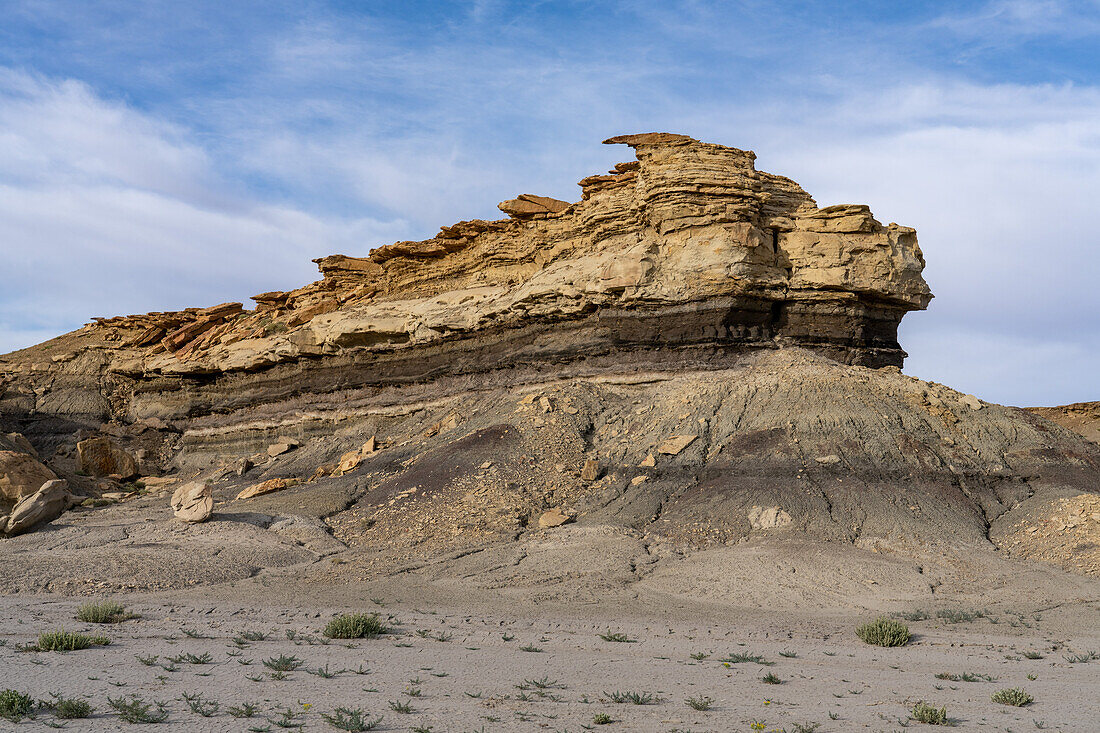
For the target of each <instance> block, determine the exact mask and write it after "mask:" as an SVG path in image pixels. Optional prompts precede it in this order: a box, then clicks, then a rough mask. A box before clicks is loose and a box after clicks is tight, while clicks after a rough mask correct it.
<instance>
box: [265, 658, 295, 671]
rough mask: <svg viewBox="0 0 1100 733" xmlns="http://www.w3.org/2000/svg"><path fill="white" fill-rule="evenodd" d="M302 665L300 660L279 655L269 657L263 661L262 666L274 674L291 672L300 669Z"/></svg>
mask: <svg viewBox="0 0 1100 733" xmlns="http://www.w3.org/2000/svg"><path fill="white" fill-rule="evenodd" d="M302 664H303V662H302V660H301V659H298V657H295V656H289V657H288V656H287V655H286V654H280V655H279V656H277V657H270V658H268V659H265V660H264V666H265V667H267V668H268V669H270V670H274V671H275V672H293V671H294V670H296V669H298V668H299V667H301V666H302Z"/></svg>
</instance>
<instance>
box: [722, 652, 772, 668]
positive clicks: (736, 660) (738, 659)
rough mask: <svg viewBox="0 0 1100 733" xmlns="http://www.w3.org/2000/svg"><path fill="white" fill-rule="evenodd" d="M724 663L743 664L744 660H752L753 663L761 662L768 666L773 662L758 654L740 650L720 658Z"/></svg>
mask: <svg viewBox="0 0 1100 733" xmlns="http://www.w3.org/2000/svg"><path fill="white" fill-rule="evenodd" d="M722 662H723V663H724V664H745V663H746V662H752V663H753V664H762V665H764V666H765V667H770V666H772V665H773V664H775V662H769V661H768V660H766V659H764V657H763V656H761V655H760V654H747V653H742V652H733V653H732V654H730V655H729V656H727V657H726V658H725V659H723V660H722Z"/></svg>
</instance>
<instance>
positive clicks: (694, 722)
mask: <svg viewBox="0 0 1100 733" xmlns="http://www.w3.org/2000/svg"><path fill="white" fill-rule="evenodd" d="M293 586H294V583H293V582H292V581H287V582H286V583H284V584H282V585H281V587H278V588H275V589H272V588H271V584H270V583H269V584H266V585H265V584H263V583H260V582H258V581H250V582H246V583H244V584H238V585H237V586H236V587H235V588H233V589H232V590H230V589H229V588H228V587H222V588H208V589H199V590H193V591H187V592H180V593H168V594H157V595H154V594H145V595H134V596H129V597H126V596H115V598H116V599H117V600H121V601H123V602H125V603H126V606H127V608H128V609H129V610H131V611H133V612H135V613H137V614H140V617H139V618H136V619H132V620H129V621H125V622H123V623H119V624H111V625H94V624H85V623H81V622H79V621H76V620H74V614H75V612H76V609H77V607H78V606H79V605H80V603H82V602H83V600H84V599H73V598H62V597H56V596H8V597H4V598H2V599H0V641H2V642H3V646H2V647H0V669H3V671H4V676H5V679H6V680H7V682H6V686H9V687H14V688H16V689H19V690H21V691H25V692H29V693H31V694H33V695H34V696H36V697H41V698H45V697H47V696H48V695H49V693H53V692H58V693H61V694H64V695H66V696H80V697H84V698H86V699H87V700H88V701H90V702H91V703H92V704H93V705H94V706H95V708H96V712H95V714H94V716H93V717H92V718H90V719H86V720H71V721H64V724H65V727H66V728H67V729H70V730H129V729H131V728H132V727H133V726H132V725H131V724H128V723H125V722H123V721H122V720H121V719H120V718H119V717H118V716H117V715H116V714H115V713H114V711H113V710H112V709H111V708H110V706H109V703H108V698H118V697H120V696H128V695H137V696H139V697H141V698H142V699H144V700H145V701H163V702H165V703H166V705H167V709H168V711H169V714H168V719H167V721H166V722H165V723H164V724H162V725H160V726H140V727H139V729H141V728H150V727H151V728H153V729H158V728H163V729H174V730H182V731H248V730H252V731H264V730H272V731H278V730H283V729H284V728H283V727H282V726H281V725H280V723H281V724H283V725H293V726H302V727H303V729H305V730H316V731H323V730H336V728H333V727H332V726H330V724H329V723H328V722H326V720H325V719H324V718H323V716H322V714H323V713H331V712H332V711H333V710H334V709H336V708H337V707H347V708H361V709H362V710H364V711H365V712H367V713H369V714H370V716H371V717H378V716H381V718H382V721H381V723H380V724H379V725H378V727H377V728H376V730H389V731H409V730H412V731H423V730H430V731H432V732H433V733H442V732H453V731H544V730H551V731H581V730H628V731H666V732H671V731H751V730H764V731H788V733H793V732H794V731H804V730H813V729H814V728H813V726H814V724H817V725H818V726H819V727H817V728H816V730H818V731H821V732H826V731H856V730H858V731H864V730H866V731H895V730H901V729H902V728H905V727H909V728H913V727H916V728H924V727H926V726H923V725H919V724H917V723H915V722H913V721H907V717H908V712H909V710H910V708H911V707H912V705H913V704H914V703H915V702H917V701H918V700H925V701H928V702H930V703H934V704H935V705H937V706H946V708H947V712H948V715H949V717H950V719H951V721H952V722H953V724H954V726H955V728H956V729H958V730H983V731H1015V733H1021V732H1022V731H1029V730H1037V729H1046V730H1058V731H1082V732H1084V731H1096V730H1100V660H1096V661H1092V662H1084V663H1071V662H1069V661H1068V660H1067V659H1066V657H1067V656H1071V655H1072V653H1074V652H1085V651H1088V650H1100V623H1097V621H1098V620H1100V605H1098V604H1096V603H1095V602H1092V603H1088V602H1084V603H1065V604H1059V605H1058V606H1057V607H1054V608H1046V609H1039V608H1016V609H1011V608H1009V607H1007V606H1003V607H997V608H993V609H987V610H986V612H985V614H984V615H982V616H979V617H975V618H973V619H971V620H965V621H950V620H946V619H943V618H935V613H934V611H933V609H931V608H929V609H928V610H929V612H930V613H929V615H931V616H933V618H930V619H925V620H917V621H911V622H909V624H910V627H911V628H912V630H913V632H914V634H915V636H914V640H913V642H912V643H911V644H910V645H909V646H907V647H903V648H894V649H883V648H878V647H871V646H867V645H864V644H863V643H862V642H860V641H859V640H858V639H857V638H856V637H855V635H854V633H853V629H854V626H855V625H856V624H857V623H858V622H860V621H861V620H865V619H867V618H869V617H870V616H869V615H868V614H866V613H862V614H856V613H835V612H834V613H821V612H815V613H812V614H806V615H799V614H792V613H789V612H783V611H779V610H777V609H767V608H765V609H755V610H743V611H738V610H736V609H734V608H731V607H728V608H724V609H723V608H720V607H717V606H713V605H712V606H708V607H705V608H704V607H703V606H697V607H692V608H685V607H682V606H681V607H679V608H678V610H677V611H675V612H669V613H665V612H664V610H662V609H661V608H660V604H654V605H648V606H646V607H644V608H643V607H639V606H638V605H636V604H630V603H622V604H616V603H609V604H605V605H602V606H590V607H586V608H573V609H569V608H564V607H561V606H556V605H548V606H547V607H540V605H539V604H537V603H519V602H515V601H514V600H508V599H501V600H498V601H497V602H490V603H480V602H478V603H471V604H469V605H468V606H466V607H465V608H464V609H463V610H457V609H455V608H449V607H446V606H443V605H440V604H438V603H435V602H434V596H433V591H432V589H431V588H428V587H417V586H416V585H411V584H409V583H407V582H406V583H405V584H404V585H402V584H401V583H398V582H394V581H389V582H386V583H374V584H363V585H359V586H349V587H346V588H344V590H343V598H342V600H341V602H340V604H339V606H338V607H334V606H331V605H329V606H325V605H321V604H320V603H319V604H318V605H317V606H311V605H308V604H306V603H304V600H305V599H306V598H308V597H309V594H308V593H304V592H301V591H302V589H301V588H295V587H293ZM282 595H286V596H290V597H296V598H298V601H297V602H296V603H294V604H292V605H289V606H288V605H279V604H278V603H277V601H278V598H279V596H282ZM204 596H205V597H204ZM247 598H251V599H252V602H251V603H246V604H243V605H242V604H241V601H243V600H244V599H247ZM355 598H359V599H361V600H360V601H359V602H357V603H356V602H354V599H355ZM231 599H235V600H236V603H234V602H232V601H231ZM616 606H618V607H616ZM471 608H473V609H475V610H473V611H472V610H471ZM347 610H368V611H377V612H379V613H381V614H383V615H391V614H392V616H393V619H394V621H393V623H394V631H393V633H391V634H387V635H385V636H384V637H381V638H377V639H373V640H355V641H342V640H332V641H329V640H326V639H324V638H323V637H322V636H321V634H320V631H321V629H322V628H323V627H324V624H325V623H326V621H327V620H328V619H329V618H331V617H332V616H333V615H334V614H336V613H338V612H341V611H347ZM910 610H912V609H910ZM964 610H970V611H971V612H974V611H978V610H980V609H978V608H973V609H964ZM662 618H668V619H671V620H661V619H662ZM647 619H648V620H647ZM62 627H64V628H65V629H67V630H74V631H85V632H96V633H105V634H107V635H108V636H109V637H110V639H111V643H110V644H109V645H108V646H105V647H93V648H90V649H86V650H81V651H75V652H69V653H57V652H53V653H47V652H33V651H24V650H22V649H21V647H23V646H24V645H27V644H29V643H32V642H34V641H35V639H36V637H37V635H38V633H39V632H41V631H46V630H50V629H57V628H62ZM243 632H259V633H262V634H264V635H266V638H265V639H264V640H262V641H245V640H243V639H240V634H242V633H243ZM609 632H614V633H621V634H624V635H625V636H626V637H627V638H629V639H630V640H631V641H629V642H613V641H606V640H604V639H602V638H601V637H600V636H599V635H600V634H606V633H609ZM235 639H237V641H235ZM1024 652H1028V653H1039V654H1041V655H1042V657H1041V658H1039V659H1029V658H1027V657H1025V656H1023V653H1024ZM738 653H740V654H754V655H761V656H762V657H763V658H764V660H765V661H766V662H768V665H763V664H759V663H753V662H744V663H726V662H723V661H722V660H724V659H727V658H728V657H729V655H731V654H738ZM181 655H194V656H195V657H197V658H198V659H200V660H201V659H203V658H204V657H203V655H209V661H208V662H207V663H199V664H195V663H188V662H187V661H186V660H178V659H177V661H175V662H172V661H170V659H171V658H173V657H176V658H178V657H180V656H181ZM280 655H290V656H294V657H296V658H297V659H298V660H301V667H300V668H299V669H297V670H295V671H292V672H289V673H288V674H287V675H286V679H282V680H279V679H273V677H272V671H271V670H270V669H268V668H266V667H265V666H264V661H265V660H270V659H272V658H275V657H279V656H280ZM139 658H141V659H139ZM143 660H144V661H143ZM318 672H320V674H318ZM768 673H773V674H774V675H776V676H777V677H778V678H779V679H780V680H781V683H780V684H766V683H765V682H763V681H762V679H761V678H762V677H763V676H764V675H766V674H768ZM945 673H946V674H953V675H962V674H963V673H972V674H979V675H988V676H990V677H993V678H994V680H995V681H993V682H989V681H978V682H963V681H950V680H943V679H937V677H936V675H937V674H945ZM277 676H278V675H276V677H277ZM1009 687H1022V688H1025V689H1026V690H1027V691H1028V692H1029V693H1031V694H1032V695H1033V696H1034V698H1035V702H1034V703H1032V704H1031V705H1029V706H1027V707H1024V708H1014V707H1007V706H1004V705H998V704H995V703H993V702H991V700H990V695H991V694H992V693H993V692H994V691H996V690H999V689H1003V688H1009ZM615 692H623V693H629V692H638V693H642V694H644V693H648V694H649V695H652V696H653V701H652V702H651V703H650V704H643V705H637V704H632V703H616V702H613V701H612V700H611V693H615ZM195 695H201V696H202V698H201V700H200V699H197V698H194V696H195ZM185 696H188V697H191V698H192V699H193V700H195V701H196V702H197V707H199V708H205V709H204V710H203V712H206V713H208V715H209V716H208V717H207V716H204V715H202V714H201V713H200V712H196V711H195V710H193V709H192V706H191V703H189V702H188V700H187V699H186V697H185ZM688 698H696V699H699V698H711V699H712V700H713V702H712V704H711V707H710V709H709V710H706V711H697V710H693V709H692V708H691V707H689V706H688V705H687V704H686V702H685V701H686V700H687V699H688ZM246 702H253V703H255V704H256V707H257V712H256V714H255V716H254V717H252V718H235V717H233V716H232V715H231V713H230V710H229V709H230V708H232V707H235V706H241V705H242V704H243V703H246ZM213 703H216V706H215V705H214V704H213ZM395 704H396V705H395ZM405 704H407V705H409V706H411V712H407V713H402V712H398V711H396V710H394V707H395V706H396V707H401V706H402V705H405ZM215 707H216V709H215ZM600 714H604V715H607V716H610V717H611V719H612V720H613V721H614V722H612V723H609V724H606V725H597V724H595V723H594V720H595V719H596V716H598V715H600ZM0 723H3V725H7V726H9V727H13V728H15V729H28V730H33V729H36V728H38V729H42V728H43V727H44V725H50V724H57V721H55V720H54V719H53V718H52V716H51V715H50V714H48V713H42V714H40V715H39V717H38V718H37V720H35V721H24V722H22V723H20V724H19V725H18V726H12V725H11V724H9V723H6V722H3V721H0ZM800 725H801V726H802V727H801V728H800V727H799V726H800Z"/></svg>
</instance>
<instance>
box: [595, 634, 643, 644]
mask: <svg viewBox="0 0 1100 733" xmlns="http://www.w3.org/2000/svg"><path fill="white" fill-rule="evenodd" d="M599 637H600V638H601V639H603V640H604V641H614V642H618V643H620V644H633V643H635V642H636V641H638V640H637V639H631V638H630V637H629V636H627V635H626V634H623V633H621V632H618V631H616V632H614V633H612V632H611V631H608V632H607V633H606V634H599Z"/></svg>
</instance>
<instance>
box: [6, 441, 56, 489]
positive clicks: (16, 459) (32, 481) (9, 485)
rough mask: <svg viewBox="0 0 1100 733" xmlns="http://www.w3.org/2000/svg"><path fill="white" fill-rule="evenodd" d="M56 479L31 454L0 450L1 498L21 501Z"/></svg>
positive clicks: (52, 473) (53, 474)
mask: <svg viewBox="0 0 1100 733" xmlns="http://www.w3.org/2000/svg"><path fill="white" fill-rule="evenodd" d="M56 478H57V475H56V474H55V473H54V472H53V471H51V470H50V469H48V468H46V466H44V465H43V464H42V463H40V462H39V461H38V460H37V459H36V458H35V457H34V456H32V455H31V454H30V453H22V452H19V451H13V450H0V498H3V499H6V500H7V501H19V500H20V499H22V498H24V497H26V496H30V495H31V494H33V493H35V492H36V491H38V490H39V489H40V488H42V484H44V483H46V482H47V481H52V480H53V479H56Z"/></svg>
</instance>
